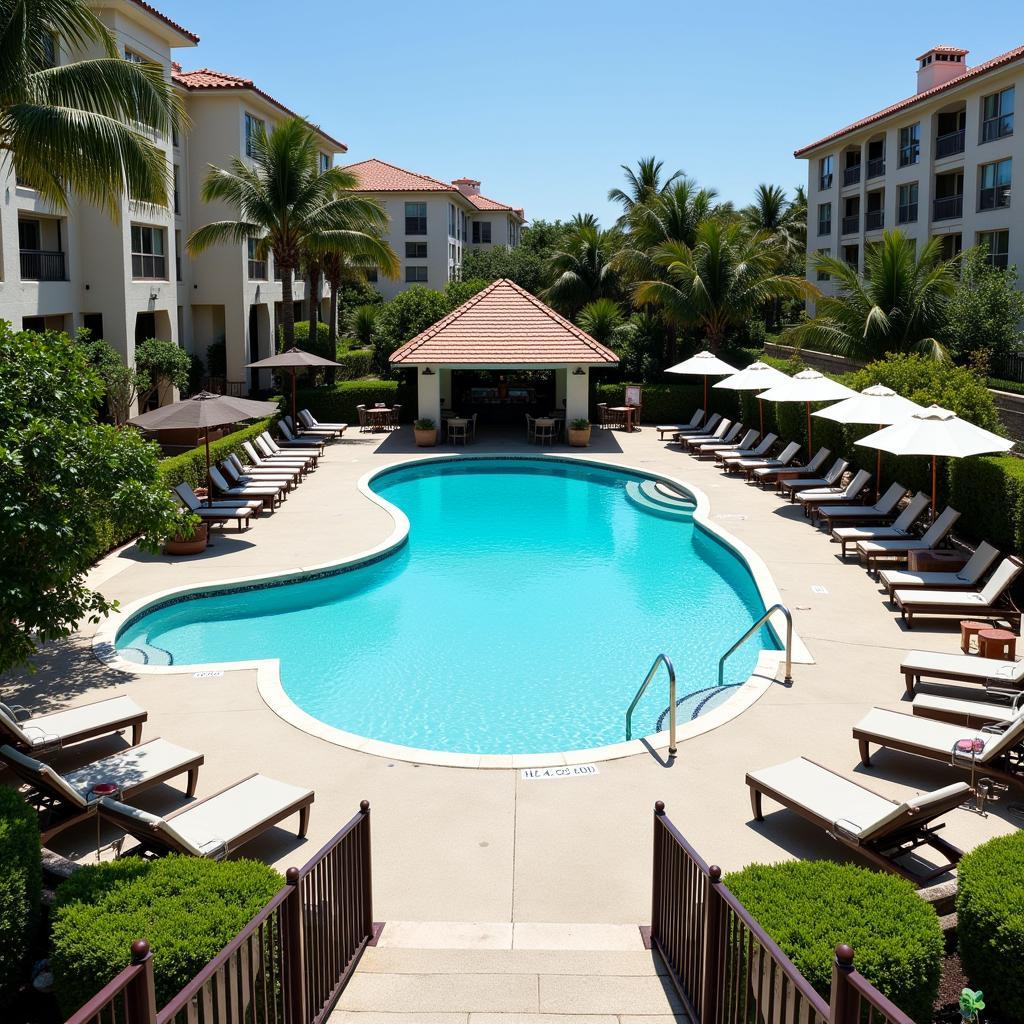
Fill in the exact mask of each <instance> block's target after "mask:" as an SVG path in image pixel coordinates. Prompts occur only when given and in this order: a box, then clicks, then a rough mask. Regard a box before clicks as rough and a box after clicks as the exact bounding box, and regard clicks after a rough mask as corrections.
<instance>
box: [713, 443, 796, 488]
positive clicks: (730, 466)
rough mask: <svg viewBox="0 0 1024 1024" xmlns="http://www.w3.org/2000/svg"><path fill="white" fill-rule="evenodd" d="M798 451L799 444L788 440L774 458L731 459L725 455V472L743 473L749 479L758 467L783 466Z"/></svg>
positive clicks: (777, 467)
mask: <svg viewBox="0 0 1024 1024" xmlns="http://www.w3.org/2000/svg"><path fill="white" fill-rule="evenodd" d="M768 436H769V437H772V436H774V435H772V434H769V435H768ZM798 451H800V445H799V444H798V443H797V442H796V441H790V442H789V444H787V445H786V447H785V448H783V449H782V451H781V452H779V454H778V456H777V457H776V458H774V459H748V458H742V459H732V458H728V457H727V458H726V460H725V471H726V473H734V472H739V473H745V474H746V477H747V480H750V478H751V477H752V476H753V475H754V473H755V472H756V471H757V470H759V469H764V470H772V469H783V468H785V467H786V466H788V465H789V464H790V463H791V462H792V461H793V460H794V459H795V458H796V453H797V452H798Z"/></svg>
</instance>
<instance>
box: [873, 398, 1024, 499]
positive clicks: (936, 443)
mask: <svg viewBox="0 0 1024 1024" xmlns="http://www.w3.org/2000/svg"><path fill="white" fill-rule="evenodd" d="M857 444H861V445H863V446H864V447H865V448H878V449H879V450H880V451H883V452H890V453H891V454H893V455H930V456H931V459H932V515H933V516H934V515H935V500H936V497H937V487H936V464H937V463H938V459H939V456H940V455H944V456H946V457H947V458H952V459H963V458H966V457H967V456H968V455H986V454H989V453H991V452H1006V451H1009V450H1010V449H1011V448H1012V447H1013V442H1012V441H1008V440H1007V439H1006V438H1005V437H1000V436H999V435H998V434H993V433H992V431H991V430H985V429H984V428H983V427H978V426H975V425H974V424H973V423H969V422H968V421H967V420H962V419H960V417H959V416H957V414H956V413H955V412H950V410H949V409H943V408H942V406H940V405H929V406H928V408H927V409H920V410H919V411H918V412H915V413H912V414H911V415H910V416H908V417H907V418H906V419H903V420H900V421H899V422H898V423H893V424H892V425H891V426H888V427H884V428H883V429H882V430H876V431H875V432H874V433H873V434H868V436H867V437H862V438H861V439H860V440H859V441H858V442H857Z"/></svg>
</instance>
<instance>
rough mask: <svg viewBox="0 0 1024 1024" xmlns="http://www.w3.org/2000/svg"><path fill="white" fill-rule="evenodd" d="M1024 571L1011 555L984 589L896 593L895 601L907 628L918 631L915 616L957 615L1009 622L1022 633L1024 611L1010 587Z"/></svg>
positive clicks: (1018, 560)
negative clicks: (1014, 600)
mask: <svg viewBox="0 0 1024 1024" xmlns="http://www.w3.org/2000/svg"><path fill="white" fill-rule="evenodd" d="M1021 570H1024V563H1022V562H1021V560H1020V559H1019V558H1017V556H1016V555H1007V556H1006V558H1004V559H1003V560H1002V561H1001V562H1000V563H999V565H998V566H996V570H995V572H994V573H992V575H991V576H990V577H989V578H988V581H987V582H986V584H985V586H983V587H982V588H981V589H980V590H894V591H893V595H892V599H893V602H894V603H895V604H896V607H897V608H899V610H900V618H902V619H903V621H904V622H905V623H906V624H907V629H913V628H914V616H915V615H924V616H928V617H934V616H940V615H956V616H957V617H958V618H971V619H979V618H981V619H1005V620H1006V621H1007V622H1009V623H1010V625H1011V626H1012V627H1013V628H1014V629H1016V630H1018V631H1019V630H1020V619H1021V611H1020V609H1019V608H1018V607H1017V606H1016V604H1014V602H1013V596H1012V595H1011V594H1010V587H1011V586H1013V581H1014V580H1015V579H1016V578H1017V577H1018V576H1019V575H1020V574H1021Z"/></svg>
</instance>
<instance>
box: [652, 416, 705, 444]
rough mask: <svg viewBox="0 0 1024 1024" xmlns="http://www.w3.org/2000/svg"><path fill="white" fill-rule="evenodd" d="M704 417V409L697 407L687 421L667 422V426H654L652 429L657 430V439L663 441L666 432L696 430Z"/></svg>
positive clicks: (674, 432)
mask: <svg viewBox="0 0 1024 1024" xmlns="http://www.w3.org/2000/svg"><path fill="white" fill-rule="evenodd" d="M703 418H704V410H703V409H698V410H697V411H696V412H695V413H694V414H693V418H692V419H691V420H690V422H689V423H676V424H674V425H673V424H669V425H668V426H661V427H655V428H654V429H655V430H657V432H658V440H659V441H664V440H665V435H666V434H682V433H684V432H685V431H687V430H696V429H697V428H698V427H699V426H700V421H701V420H702V419H703Z"/></svg>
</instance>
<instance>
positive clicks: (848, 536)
mask: <svg viewBox="0 0 1024 1024" xmlns="http://www.w3.org/2000/svg"><path fill="white" fill-rule="evenodd" d="M927 508H928V495H927V494H924V493H922V492H921V491H918V492H917V494H915V495H914V496H913V497H912V498H911V499H910V501H908V502H907V504H906V505H905V506H904V507H903V511H902V512H901V513H900V514H899V515H898V516H897V517H896V518H895V519H894V520H893V522H892V525H891V526H871V525H868V526H837V527H836V528H835V529H834V530H833V531H832V540H833V541H838V542H839V543H840V544H841V545H842V552H841V554H840V558H845V557H846V550H847V548H848V547H850V545H853V546H854V547H856V545H857V544H859V543H860V542H861V541H862V540H911V539H913V534H912V533H911V532H910V530H911V527H913V525H914V524H915V523H916V522H917V521H918V519H920V518H921V516H923V515H924V513H925V510H926V509H927Z"/></svg>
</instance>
